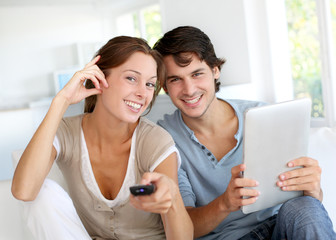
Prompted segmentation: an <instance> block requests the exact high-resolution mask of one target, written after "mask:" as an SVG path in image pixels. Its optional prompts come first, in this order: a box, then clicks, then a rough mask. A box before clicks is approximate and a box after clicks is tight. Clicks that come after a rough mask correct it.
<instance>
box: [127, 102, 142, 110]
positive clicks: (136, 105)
mask: <svg viewBox="0 0 336 240" xmlns="http://www.w3.org/2000/svg"><path fill="white" fill-rule="evenodd" d="M125 103H126V104H127V105H128V106H130V107H132V108H135V109H139V108H141V105H140V104H137V103H134V102H131V101H125Z"/></svg>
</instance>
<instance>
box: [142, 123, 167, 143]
mask: <svg viewBox="0 0 336 240" xmlns="http://www.w3.org/2000/svg"><path fill="white" fill-rule="evenodd" d="M145 139H146V140H147V142H151V143H156V144H157V143H162V142H173V139H172V137H171V135H170V134H169V133H168V132H167V131H166V130H165V129H164V128H163V127H161V126H159V125H157V124H155V123H154V122H152V121H150V120H149V119H147V118H144V117H142V118H141V119H140V122H139V125H138V129H137V140H138V141H139V140H141V141H143V140H145Z"/></svg>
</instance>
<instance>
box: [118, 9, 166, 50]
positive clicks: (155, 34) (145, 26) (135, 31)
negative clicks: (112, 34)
mask: <svg viewBox="0 0 336 240" xmlns="http://www.w3.org/2000/svg"><path fill="white" fill-rule="evenodd" d="M116 25H117V34H118V35H128V36H134V37H141V38H143V39H146V40H147V42H148V44H149V45H150V46H153V45H154V43H155V42H156V41H157V40H158V39H159V38H160V37H161V36H162V28H161V14H160V6H159V5H152V6H148V7H145V8H141V9H139V10H136V11H133V12H130V13H127V14H124V15H121V16H119V17H118V18H117V20H116Z"/></svg>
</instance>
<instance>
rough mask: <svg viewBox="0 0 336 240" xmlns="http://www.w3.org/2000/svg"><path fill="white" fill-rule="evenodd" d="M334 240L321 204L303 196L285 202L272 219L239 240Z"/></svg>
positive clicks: (328, 219)
mask: <svg viewBox="0 0 336 240" xmlns="http://www.w3.org/2000/svg"><path fill="white" fill-rule="evenodd" d="M253 239H256V240H284V239H286V240H291V239H293V240H303V239H306V240H308V239H310V240H317V239H321V240H336V233H335V232H334V231H333V225H332V222H331V220H330V218H329V216H328V213H327V211H326V210H325V209H324V207H323V205H322V203H321V202H320V201H319V200H317V199H315V198H312V197H309V196H303V197H298V198H294V199H291V200H289V201H287V202H285V203H284V204H283V205H282V207H281V208H280V210H279V213H278V214H277V215H276V216H273V217H271V218H269V219H267V220H265V221H264V222H263V223H262V224H260V225H259V226H258V227H257V228H255V229H254V230H253V231H251V232H249V233H248V234H246V235H245V236H243V237H242V238H240V240H253Z"/></svg>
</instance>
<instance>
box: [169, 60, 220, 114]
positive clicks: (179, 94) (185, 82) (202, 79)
mask: <svg viewBox="0 0 336 240" xmlns="http://www.w3.org/2000/svg"><path fill="white" fill-rule="evenodd" d="M190 56H192V61H191V63H190V64H189V65H188V66H185V67H181V66H178V65H177V64H176V63H175V61H174V59H173V57H172V56H171V55H168V56H166V57H164V63H165V65H166V68H167V81H166V91H167V92H168V94H169V96H170V98H171V100H172V102H173V103H174V105H175V106H176V107H177V108H179V109H180V110H181V112H182V115H183V117H190V118H199V117H202V116H203V115H204V114H205V113H206V111H207V109H208V108H209V107H210V105H211V103H212V101H213V99H214V98H215V83H214V79H215V78H216V79H217V78H219V75H220V72H219V69H218V67H215V68H213V69H211V68H210V67H209V66H208V65H207V64H206V62H204V61H201V60H200V59H199V58H198V56H197V55H195V54H192V53H190Z"/></svg>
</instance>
